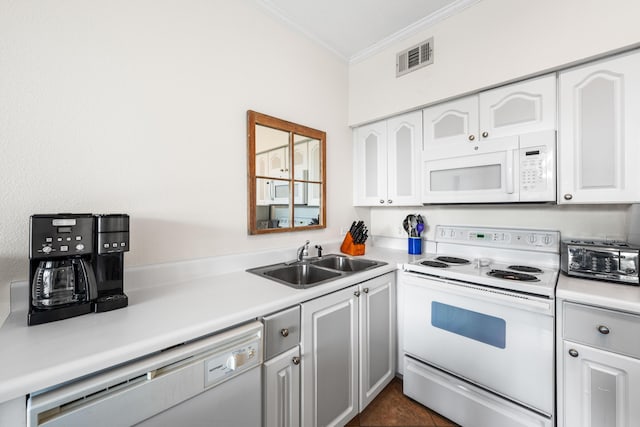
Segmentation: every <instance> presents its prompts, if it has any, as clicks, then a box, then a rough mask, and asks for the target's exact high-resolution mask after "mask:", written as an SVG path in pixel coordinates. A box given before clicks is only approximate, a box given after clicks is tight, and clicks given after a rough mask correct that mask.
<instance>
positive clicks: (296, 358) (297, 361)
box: [291, 356, 300, 365]
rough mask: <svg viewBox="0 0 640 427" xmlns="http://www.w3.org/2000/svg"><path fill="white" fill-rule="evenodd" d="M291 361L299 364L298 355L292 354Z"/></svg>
mask: <svg viewBox="0 0 640 427" xmlns="http://www.w3.org/2000/svg"><path fill="white" fill-rule="evenodd" d="M291 361H292V362H293V364H294V365H299V364H300V358H299V357H298V356H294V357H293V359H291Z"/></svg>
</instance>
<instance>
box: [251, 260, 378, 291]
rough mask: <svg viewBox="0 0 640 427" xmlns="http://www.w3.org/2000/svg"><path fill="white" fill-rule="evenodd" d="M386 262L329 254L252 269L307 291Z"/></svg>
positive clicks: (260, 274)
mask: <svg viewBox="0 0 640 427" xmlns="http://www.w3.org/2000/svg"><path fill="white" fill-rule="evenodd" d="M385 264H386V262H381V261H373V260H368V259H354V258H349V257H346V256H344V255H338V254H329V255H325V256H323V257H319V258H311V259H308V260H304V261H293V262H282V263H279V264H273V265H267V266H263V267H256V268H250V269H249V270H247V271H248V272H249V273H253V274H257V275H259V276H262V277H266V278H267V279H271V280H274V281H276V282H278V283H282V284H284V285H287V286H291V287H292V288H296V289H306V288H309V287H312V286H317V285H320V284H322V283H326V282H330V281H332V280H337V279H340V278H342V277H344V276H346V275H348V274H352V273H357V272H359V271H364V270H369V269H372V268H376V267H380V266H381V265H385Z"/></svg>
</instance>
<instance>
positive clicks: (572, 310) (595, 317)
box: [563, 302, 640, 359]
mask: <svg viewBox="0 0 640 427" xmlns="http://www.w3.org/2000/svg"><path fill="white" fill-rule="evenodd" d="M563 308H564V331H563V338H564V339H567V340H571V341H576V342H580V343H583V344H588V345H591V346H594V347H597V348H602V349H604V350H609V351H613V352H616V353H620V354H624V355H628V356H631V357H635V358H639V359H640V340H638V336H640V316H637V315H633V314H628V313H622V312H619V311H614V310H607V309H604V308H595V307H589V306H585V305H581V304H572V303H568V302H565V303H564V307H563Z"/></svg>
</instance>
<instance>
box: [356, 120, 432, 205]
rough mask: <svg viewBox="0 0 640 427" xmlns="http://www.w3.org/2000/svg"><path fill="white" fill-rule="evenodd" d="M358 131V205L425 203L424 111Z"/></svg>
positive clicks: (373, 124) (363, 127) (367, 126)
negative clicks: (422, 189)
mask: <svg viewBox="0 0 640 427" xmlns="http://www.w3.org/2000/svg"><path fill="white" fill-rule="evenodd" d="M354 134H355V140H354V205H357V206H396V205H397V206H418V205H421V204H422V202H421V201H420V161H421V153H422V113H421V112H419V111H416V112H413V113H408V114H404V115H402V116H398V117H394V118H392V119H389V120H385V121H382V122H376V123H372V124H370V125H366V126H362V127H359V128H358V129H356V130H355V132H354Z"/></svg>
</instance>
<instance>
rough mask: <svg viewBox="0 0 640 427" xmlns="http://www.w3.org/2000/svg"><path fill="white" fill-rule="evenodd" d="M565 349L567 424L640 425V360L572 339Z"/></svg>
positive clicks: (597, 426) (592, 426) (599, 426)
mask: <svg viewBox="0 0 640 427" xmlns="http://www.w3.org/2000/svg"><path fill="white" fill-rule="evenodd" d="M563 350H564V356H563V362H564V378H563V384H564V390H563V396H562V398H563V401H564V420H562V421H564V424H563V425H564V427H632V426H636V425H638V422H640V407H639V406H638V404H637V402H638V401H640V360H638V359H632V358H630V357H626V356H621V355H618V354H615V353H609V352H606V351H602V350H598V349H595V348H591V347H588V346H584V345H580V344H576V343H573V342H570V341H564V342H563ZM570 351H571V352H572V354H573V355H574V356H575V357H574V356H572V355H571V354H570V353H569V352H570Z"/></svg>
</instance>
